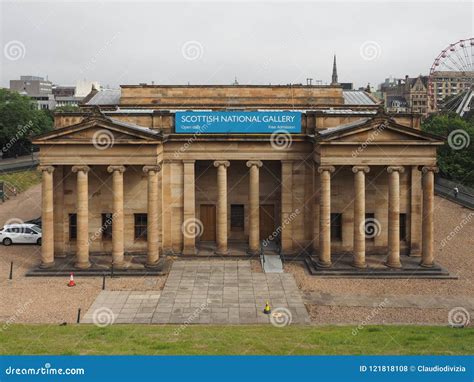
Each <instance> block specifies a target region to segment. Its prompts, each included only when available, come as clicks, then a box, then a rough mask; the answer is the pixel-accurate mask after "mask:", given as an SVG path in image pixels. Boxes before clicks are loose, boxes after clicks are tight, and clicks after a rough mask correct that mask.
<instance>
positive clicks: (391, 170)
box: [387, 166, 405, 174]
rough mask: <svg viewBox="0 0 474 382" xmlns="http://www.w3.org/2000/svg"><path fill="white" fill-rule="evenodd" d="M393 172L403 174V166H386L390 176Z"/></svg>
mask: <svg viewBox="0 0 474 382" xmlns="http://www.w3.org/2000/svg"><path fill="white" fill-rule="evenodd" d="M394 171H398V172H399V173H400V174H401V173H403V172H405V167H403V166H388V167H387V172H388V173H389V174H391V173H392V172H394Z"/></svg>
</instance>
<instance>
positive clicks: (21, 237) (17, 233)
mask: <svg viewBox="0 0 474 382" xmlns="http://www.w3.org/2000/svg"><path fill="white" fill-rule="evenodd" d="M41 236H42V235H41V228H40V227H38V226H37V225H36V224H7V225H6V226H4V227H3V228H2V229H1V230H0V242H1V243H2V244H3V245H11V244H38V245H41Z"/></svg>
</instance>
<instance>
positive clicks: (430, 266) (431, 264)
mask: <svg viewBox="0 0 474 382" xmlns="http://www.w3.org/2000/svg"><path fill="white" fill-rule="evenodd" d="M420 267H424V268H433V267H434V262H433V263H424V262H423V261H421V262H420Z"/></svg>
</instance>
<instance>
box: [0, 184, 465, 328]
mask: <svg viewBox="0 0 474 382" xmlns="http://www.w3.org/2000/svg"><path fill="white" fill-rule="evenodd" d="M40 195H41V186H40V185H38V186H34V187H32V188H30V189H29V190H27V191H26V192H24V193H22V194H20V195H19V196H17V197H16V198H15V199H13V200H10V201H7V202H6V203H4V204H3V205H0V224H2V225H3V224H4V223H5V222H6V221H8V220H9V219H12V218H18V219H22V220H28V219H32V218H36V217H38V216H39V215H40V213H41V205H40ZM435 212H436V215H435V248H436V255H435V256H436V257H435V259H436V261H438V262H439V263H440V264H441V265H443V266H444V267H446V268H447V269H448V270H449V271H450V272H451V273H452V274H456V275H458V276H459V280H363V279H320V278H317V277H312V276H309V275H308V274H307V272H306V270H305V268H304V267H303V265H301V264H285V271H287V272H291V273H293V274H294V276H295V279H296V281H297V284H298V286H299V287H300V288H301V289H302V290H303V291H319V292H323V293H324V292H328V293H334V294H344V293H349V294H353V293H354V292H355V291H356V292H357V293H358V294H365V295H368V296H385V295H394V294H395V295H396V294H411V295H415V294H416V295H426V296H429V295H440V296H470V297H472V290H473V289H474V288H473V282H474V256H473V254H474V253H473V250H472V248H474V215H473V216H471V220H470V222H469V223H467V224H466V223H465V224H464V225H462V220H463V219H464V218H466V217H469V213H472V211H471V210H468V209H465V208H462V207H460V206H457V205H455V204H453V203H451V202H449V201H447V200H444V199H442V198H439V197H436V198H435ZM456 227H458V228H457V229H456ZM455 230H456V231H457V233H455V234H454V237H453V238H452V239H450V240H447V238H448V236H449V235H450V233H451V232H453V233H454V232H455ZM443 240H444V241H445V242H446V241H447V244H445V245H443ZM39 258H40V247H38V246H26V245H22V246H11V247H3V246H0V288H1V292H0V322H10V323H12V322H28V323H33V322H35V323H61V322H74V321H75V320H76V316H77V309H78V308H81V310H82V312H86V311H87V309H88V308H89V307H90V305H91V304H92V302H93V301H94V299H95V298H96V296H97V295H98V294H99V292H100V291H101V288H102V278H101V277H84V278H76V282H77V286H76V287H74V288H68V287H67V286H66V283H67V281H68V280H67V279H65V278H61V277H51V278H44V277H41V278H36V277H28V278H27V277H24V274H25V273H26V271H27V270H28V269H30V268H31V267H33V266H35V265H36V264H38V262H39ZM11 261H13V262H14V277H13V280H11V281H10V280H8V274H9V270H10V262H11ZM252 270H253V271H260V272H261V267H260V264H259V263H258V261H252ZM165 280H166V277H163V276H162V277H121V278H114V279H110V278H108V279H107V289H108V290H161V289H162V288H163V285H164V283H165ZM308 310H309V312H310V314H311V317H312V319H313V321H314V323H317V324H330V323H335V324H338V323H359V324H360V323H361V322H362V321H364V320H366V318H367V317H371V323H383V322H385V323H422V324H426V323H432V324H446V321H447V311H446V310H444V309H423V310H420V309H415V308H403V309H402V308H384V309H383V310H380V309H375V308H362V307H357V308H354V307H340V306H337V307H334V306H333V307H329V306H314V305H313V306H311V305H310V306H308ZM374 311H375V312H376V314H374ZM0 330H1V327H0Z"/></svg>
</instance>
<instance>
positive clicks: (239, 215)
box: [230, 204, 244, 231]
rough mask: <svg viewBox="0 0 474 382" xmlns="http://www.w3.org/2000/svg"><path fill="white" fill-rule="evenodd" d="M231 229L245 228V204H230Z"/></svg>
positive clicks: (241, 229) (240, 229) (239, 229)
mask: <svg viewBox="0 0 474 382" xmlns="http://www.w3.org/2000/svg"><path fill="white" fill-rule="evenodd" d="M230 229H231V230H232V231H243V230H244V205H243V204H232V205H231V206H230Z"/></svg>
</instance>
